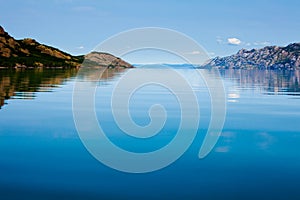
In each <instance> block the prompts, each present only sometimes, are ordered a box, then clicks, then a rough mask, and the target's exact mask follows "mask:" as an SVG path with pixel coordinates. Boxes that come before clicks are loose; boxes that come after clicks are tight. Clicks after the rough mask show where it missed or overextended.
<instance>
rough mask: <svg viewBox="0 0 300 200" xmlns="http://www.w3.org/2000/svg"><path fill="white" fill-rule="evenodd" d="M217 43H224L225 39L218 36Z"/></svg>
mask: <svg viewBox="0 0 300 200" xmlns="http://www.w3.org/2000/svg"><path fill="white" fill-rule="evenodd" d="M217 43H218V44H223V43H224V42H223V39H222V38H221V37H220V36H217Z"/></svg>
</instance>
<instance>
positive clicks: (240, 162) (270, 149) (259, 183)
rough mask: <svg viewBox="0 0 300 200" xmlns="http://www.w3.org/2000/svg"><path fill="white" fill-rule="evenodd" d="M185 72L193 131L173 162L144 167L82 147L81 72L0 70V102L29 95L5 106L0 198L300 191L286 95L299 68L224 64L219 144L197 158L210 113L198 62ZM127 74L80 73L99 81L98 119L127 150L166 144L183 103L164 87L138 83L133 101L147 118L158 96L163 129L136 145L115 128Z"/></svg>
mask: <svg viewBox="0 0 300 200" xmlns="http://www.w3.org/2000/svg"><path fill="white" fill-rule="evenodd" d="M102 70H103V69H102ZM130 70H137V69H130ZM139 70H140V69H139ZM141 70H143V69H141ZM180 70H181V72H182V73H183V74H184V75H185V76H184V77H187V79H189V80H190V83H191V85H192V87H193V89H195V93H196V95H197V97H198V99H199V104H200V115H201V117H200V126H199V127H200V128H199V130H198V133H197V138H196V139H195V141H194V142H193V144H192V145H191V147H190V148H189V149H188V151H187V152H186V153H185V154H184V155H183V156H182V157H181V158H180V159H178V160H177V161H176V162H175V163H173V164H172V165H170V166H168V167H167V168H165V169H162V170H159V171H156V172H154V173H148V174H126V173H121V172H118V171H116V170H113V169H110V168H108V167H106V166H104V165H102V164H101V163H99V162H98V161H96V160H95V159H94V158H93V157H92V156H91V155H90V154H89V153H88V151H87V150H86V149H85V147H84V145H83V144H82V143H81V141H80V138H79V136H78V134H77V131H76V128H75V125H74V121H73V116H72V91H73V86H74V77H75V76H76V73H77V71H76V70H42V71H36V70H27V71H6V70H1V71H0V94H1V105H3V103H4V102H6V101H7V99H12V98H26V99H28V98H30V99H32V100H30V101H23V100H20V99H17V100H12V101H11V102H9V103H11V105H8V106H5V109H2V110H1V111H0V154H1V156H0V198H1V199H249V200H250V199H251V200H252V199H272V200H273V199H300V191H299V187H300V185H299V179H300V171H299V169H300V154H299V147H300V132H299V130H300V123H299V119H300V106H299V100H298V98H297V97H294V96H288V95H285V94H293V95H299V92H300V91H299V85H298V83H299V71H260V70H249V71H247V70H224V71H221V74H222V76H223V78H224V85H225V89H226V90H227V91H226V92H227V95H228V103H227V115H226V121H225V125H224V129H223V132H222V134H221V137H220V138H219V140H218V143H217V144H216V146H215V148H214V149H213V151H212V152H211V153H210V154H209V155H208V156H207V157H206V158H205V159H202V160H199V159H198V156H197V155H198V152H199V147H200V146H201V144H202V142H203V138H204V136H205V133H206V128H207V127H208V121H209V119H210V110H209V107H210V102H209V95H208V94H207V91H206V90H205V87H204V84H199V83H198V82H199V80H198V77H193V76H192V74H194V73H190V72H191V71H190V70H193V69H180ZM161 71H162V70H161ZM124 73H126V70H125V71H122V70H119V71H118V70H115V69H109V70H107V71H103V74H102V80H101V81H100V82H97V81H96V80H97V79H98V77H97V74H93V73H88V72H87V73H86V74H83V76H85V78H88V79H89V80H95V84H97V86H98V88H97V91H96V96H95V99H97V101H96V103H95V107H96V111H95V112H96V114H97V117H98V119H99V124H100V125H102V128H103V130H105V131H107V133H108V134H109V135H108V137H110V138H111V140H112V142H114V143H115V144H116V145H118V146H120V147H121V148H123V147H124V148H125V149H128V150H130V151H137V152H139V150H140V152H146V151H148V150H153V149H158V148H161V147H162V146H163V145H165V144H167V143H168V142H169V141H170V140H171V139H172V138H173V135H172V134H173V133H175V132H176V130H177V128H178V125H179V122H180V120H179V117H180V114H179V113H180V110H179V109H178V102H177V101H176V98H175V97H174V96H172V95H171V94H170V93H169V91H168V90H164V89H163V88H161V87H144V88H141V89H140V90H138V91H137V92H136V93H135V94H134V96H133V97H132V101H131V104H130V111H131V112H130V114H131V115H132V119H133V120H134V121H135V122H136V123H138V124H141V125H146V124H147V123H149V115H148V114H149V113H148V109H149V107H151V105H154V103H161V104H162V105H165V106H166V107H165V108H166V111H167V113H168V117H169V118H168V119H167V120H168V121H166V127H165V129H164V132H161V133H159V134H158V135H157V137H156V136H155V137H153V138H149V140H145V141H143V142H140V143H137V142H136V140H138V139H137V138H134V139H131V138H128V137H129V136H128V135H126V134H124V133H123V132H122V131H121V130H120V129H119V128H118V127H117V125H116V123H115V122H114V118H113V116H112V114H111V110H110V109H109V108H110V106H111V104H110V101H109V100H110V94H111V92H112V89H113V87H114V85H115V84H116V83H117V82H118V80H119V79H120V78H122V75H124ZM166 78H167V77H166ZM82 81H84V79H82ZM54 88H55V89H54ZM45 91H55V92H51V93H50V92H45ZM266 94H267V95H266ZM269 94H272V95H269ZM35 96H37V97H36V98H34V97H35ZM206 97H208V98H206ZM12 102H13V103H12ZM144 122H147V123H144ZM87 128H89V127H87ZM187 133H188V132H187ZM124 141H125V143H123V142H124ZM107 153H108V154H109V153H110V152H107ZM116 191H118V192H116Z"/></svg>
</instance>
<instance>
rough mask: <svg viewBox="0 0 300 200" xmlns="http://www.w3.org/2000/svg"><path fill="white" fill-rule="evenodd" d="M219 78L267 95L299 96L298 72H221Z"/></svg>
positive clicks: (299, 79) (235, 70)
mask: <svg viewBox="0 0 300 200" xmlns="http://www.w3.org/2000/svg"><path fill="white" fill-rule="evenodd" d="M220 73H221V76H222V77H224V78H225V79H227V80H230V81H234V82H235V83H237V85H238V86H239V87H241V88H256V89H261V90H262V91H264V93H266V94H268V95H300V87H299V82H300V71H299V70H238V69H229V70H221V71H220Z"/></svg>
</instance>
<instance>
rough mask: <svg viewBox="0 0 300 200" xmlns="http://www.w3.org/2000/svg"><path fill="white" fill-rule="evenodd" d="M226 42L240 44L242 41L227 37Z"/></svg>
mask: <svg viewBox="0 0 300 200" xmlns="http://www.w3.org/2000/svg"><path fill="white" fill-rule="evenodd" d="M227 42H228V44H231V45H240V44H241V43H242V42H241V40H239V39H238V38H227Z"/></svg>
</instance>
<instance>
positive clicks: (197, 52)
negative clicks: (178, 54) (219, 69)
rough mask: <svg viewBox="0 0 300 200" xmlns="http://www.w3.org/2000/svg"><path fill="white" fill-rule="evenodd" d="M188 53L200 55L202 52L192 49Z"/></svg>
mask: <svg viewBox="0 0 300 200" xmlns="http://www.w3.org/2000/svg"><path fill="white" fill-rule="evenodd" d="M186 54H188V55H200V54H202V53H201V52H200V51H192V52H187V53H186Z"/></svg>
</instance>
